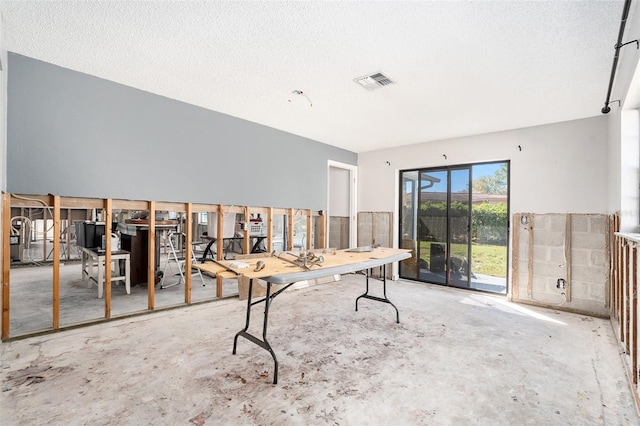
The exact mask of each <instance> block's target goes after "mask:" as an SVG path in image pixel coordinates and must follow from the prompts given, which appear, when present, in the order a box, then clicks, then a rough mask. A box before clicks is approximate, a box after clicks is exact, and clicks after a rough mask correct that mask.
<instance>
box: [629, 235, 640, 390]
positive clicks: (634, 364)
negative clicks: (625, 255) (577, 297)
mask: <svg viewBox="0 0 640 426" xmlns="http://www.w3.org/2000/svg"><path fill="white" fill-rule="evenodd" d="M629 266H630V268H631V310H632V311H631V316H632V319H633V323H632V329H631V348H632V353H631V368H632V373H631V376H632V377H633V383H634V384H635V385H637V384H638V246H637V244H636V245H634V246H633V250H632V256H631V264H630V265H629Z"/></svg>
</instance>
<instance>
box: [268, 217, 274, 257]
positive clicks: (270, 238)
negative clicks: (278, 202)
mask: <svg viewBox="0 0 640 426" xmlns="http://www.w3.org/2000/svg"><path fill="white" fill-rule="evenodd" d="M272 250H273V207H269V209H268V210H267V252H268V253H271V251H272Z"/></svg>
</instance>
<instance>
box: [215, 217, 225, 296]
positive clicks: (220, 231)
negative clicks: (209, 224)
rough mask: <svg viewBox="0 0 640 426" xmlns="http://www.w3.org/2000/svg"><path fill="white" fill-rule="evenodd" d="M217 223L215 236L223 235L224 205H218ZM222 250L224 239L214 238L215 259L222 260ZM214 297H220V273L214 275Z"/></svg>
mask: <svg viewBox="0 0 640 426" xmlns="http://www.w3.org/2000/svg"><path fill="white" fill-rule="evenodd" d="M217 216H218V217H217V219H218V223H217V229H218V231H217V234H216V235H217V236H222V235H224V217H223V216H224V207H223V206H222V205H219V206H218V215H217ZM223 250H224V240H223V239H222V238H218V239H217V240H216V259H218V260H222V255H223ZM216 297H222V277H221V276H220V275H216Z"/></svg>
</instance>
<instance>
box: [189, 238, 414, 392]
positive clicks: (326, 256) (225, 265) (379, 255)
mask: <svg viewBox="0 0 640 426" xmlns="http://www.w3.org/2000/svg"><path fill="white" fill-rule="evenodd" d="M314 254H315V256H316V259H317V257H319V256H322V257H323V262H322V264H320V265H317V264H313V265H312V266H308V267H302V266H297V265H294V263H293V262H292V261H295V258H296V256H295V255H294V254H289V253H288V252H287V253H279V254H277V256H274V255H265V256H258V257H251V258H246V259H241V260H239V261H216V262H214V263H204V264H194V265H193V266H194V267H196V268H200V269H201V270H202V271H206V272H208V273H210V274H213V275H219V276H221V277H223V278H231V277H240V276H244V277H246V278H248V279H249V294H248V298H247V312H246V322H245V326H244V328H243V329H242V330H240V331H239V332H238V333H236V335H235V337H234V339H233V354H235V353H236V349H237V345H238V337H244V338H245V339H247V340H249V341H250V342H252V343H254V344H256V345H258V346H260V347H261V348H263V349H265V350H266V351H268V352H269V353H270V354H271V356H272V358H273V362H274V373H273V383H274V384H276V383H278V359H277V357H276V355H275V353H274V351H273V349H272V347H271V345H270V344H269V342H268V340H267V330H268V324H269V321H268V320H269V309H270V307H271V302H272V301H273V299H275V297H276V296H278V295H279V294H282V292H283V291H285V290H286V289H288V288H289V287H291V286H292V285H293V284H295V283H296V282H299V281H304V280H310V279H315V278H322V277H327V276H332V275H340V274H346V273H351V272H359V271H366V274H365V275H366V281H365V284H366V290H365V292H364V293H363V294H362V295H360V296H358V297H357V298H356V300H355V309H356V311H357V310H358V301H359V300H360V299H361V298H364V299H369V300H374V301H378V302H383V303H386V304H389V305H391V306H392V307H393V308H394V309H395V312H396V322H400V313H399V311H398V308H397V307H396V306H395V305H394V304H393V303H392V302H391V301H390V300H389V299H388V298H387V289H386V265H387V264H390V263H393V262H398V261H401V260H404V259H408V258H410V257H411V251H410V250H405V249H392V248H383V247H379V248H374V249H372V248H358V249H347V250H332V251H328V252H323V250H315V251H314ZM239 262H242V263H244V264H245V265H246V267H243V268H239V267H237V265H238V263H239ZM258 262H261V264H263V265H264V267H263V268H262V269H261V270H258V269H259V268H257V266H258V265H260V264H259V263H258ZM242 266H244V265H242ZM376 267H381V268H382V274H381V277H380V278H376V279H377V280H379V281H381V282H382V286H383V287H382V288H383V291H382V294H383V297H377V296H373V295H370V294H369V279H370V278H373V277H372V275H371V270H372V268H376ZM258 280H262V281H264V282H266V295H265V296H264V297H259V298H258V299H257V300H255V301H254V300H252V295H253V286H254V285H256V284H257V281H258ZM273 285H281V286H282V287H281V288H279V289H278V290H277V291H272V286H273ZM262 303H264V321H263V326H262V338H260V337H257V336H254V335H252V334H250V333H249V332H248V331H247V330H248V329H249V325H250V323H251V307H252V306H253V305H258V304H262Z"/></svg>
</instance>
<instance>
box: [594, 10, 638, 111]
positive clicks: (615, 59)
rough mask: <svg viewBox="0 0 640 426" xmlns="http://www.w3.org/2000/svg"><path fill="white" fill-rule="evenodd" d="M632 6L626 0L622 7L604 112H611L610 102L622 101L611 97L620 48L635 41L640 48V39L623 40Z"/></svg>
mask: <svg viewBox="0 0 640 426" xmlns="http://www.w3.org/2000/svg"><path fill="white" fill-rule="evenodd" d="M630 8H631V0H626V1H625V2H624V7H623V9H622V19H621V20H620V31H619V32H618V42H617V43H616V45H615V46H614V47H615V49H616V53H615V54H614V56H613V65H612V66H611V77H610V78H609V90H608V91H607V99H606V100H605V101H604V107H602V109H601V110H600V111H601V112H602V113H603V114H607V113H609V111H611V108H609V104H611V103H614V102H618V105H620V101H617V100H616V101H610V99H611V89H612V88H613V80H614V79H615V76H616V68H617V67H618V57H619V56H620V49H621V48H622V47H624V46H626V45H628V44H631V43H635V44H636V49H640V41H638V40H637V39H636V40H631V41H628V42H626V43H623V42H622V36H623V35H624V27H625V25H626V23H627V17H628V16H629V9H630Z"/></svg>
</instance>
